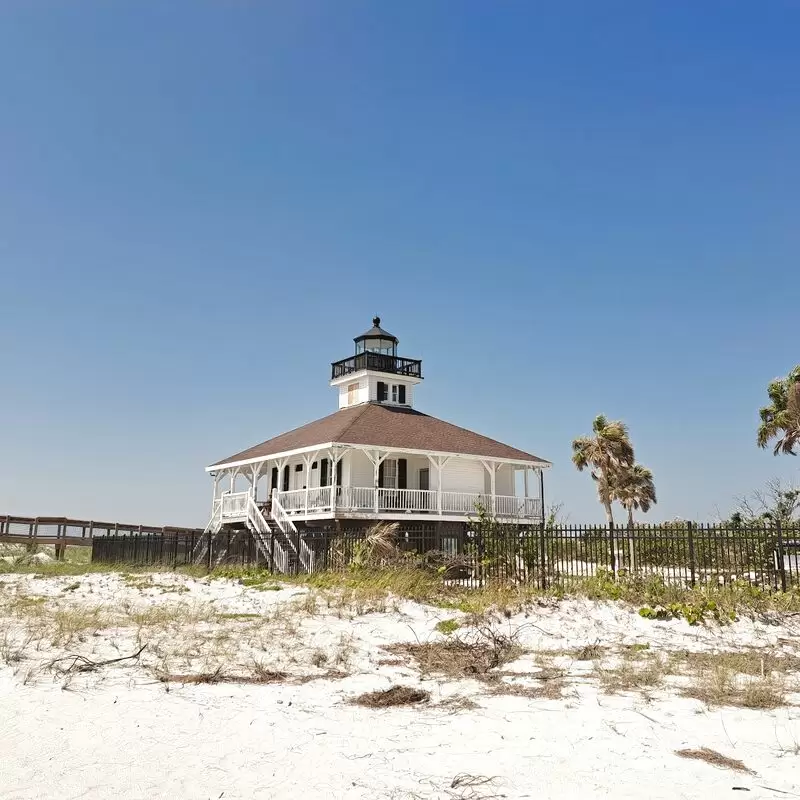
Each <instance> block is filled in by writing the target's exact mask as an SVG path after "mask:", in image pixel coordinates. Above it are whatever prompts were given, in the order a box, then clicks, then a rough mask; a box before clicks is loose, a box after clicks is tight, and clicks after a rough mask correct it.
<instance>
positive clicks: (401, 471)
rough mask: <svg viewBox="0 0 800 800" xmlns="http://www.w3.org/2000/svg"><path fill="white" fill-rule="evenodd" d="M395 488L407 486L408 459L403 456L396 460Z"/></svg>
mask: <svg viewBox="0 0 800 800" xmlns="http://www.w3.org/2000/svg"><path fill="white" fill-rule="evenodd" d="M397 488H398V489H407V488H408V460H407V459H405V458H399V459H398V460H397Z"/></svg>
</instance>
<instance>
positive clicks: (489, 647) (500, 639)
mask: <svg viewBox="0 0 800 800" xmlns="http://www.w3.org/2000/svg"><path fill="white" fill-rule="evenodd" d="M386 649H387V650H389V652H393V653H398V654H402V655H409V656H411V657H412V658H413V659H414V660H415V661H416V662H417V664H418V666H419V669H420V671H421V672H422V673H423V674H437V675H446V676H448V677H451V678H479V679H483V680H485V679H487V677H491V678H494V677H495V676H494V675H491V673H492V671H493V670H496V669H497V668H498V667H502V666H503V664H507V663H509V662H510V661H514V660H515V659H516V658H518V657H519V656H520V655H521V654H522V650H521V648H520V647H519V646H518V645H517V643H516V636H515V635H514V634H513V633H512V634H509V635H506V634H503V633H500V632H498V631H497V630H496V629H495V628H493V627H491V626H489V625H487V626H485V627H483V628H480V629H478V630H475V631H472V632H469V633H465V634H464V635H462V636H460V637H457V636H452V637H450V638H448V639H446V640H444V641H431V642H418V643H416V644H407V643H406V644H396V645H393V646H391V647H388V648H386Z"/></svg>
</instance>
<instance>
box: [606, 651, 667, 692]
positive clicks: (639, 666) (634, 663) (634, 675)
mask: <svg viewBox="0 0 800 800" xmlns="http://www.w3.org/2000/svg"><path fill="white" fill-rule="evenodd" d="M595 671H596V673H597V676H598V677H599V679H600V685H601V686H602V688H603V690H604V691H605V692H606V694H616V693H617V692H630V691H634V690H637V689H639V690H643V689H653V688H656V687H658V686H661V684H662V683H663V682H664V677H665V667H664V664H663V663H662V662H661V660H660V659H659V658H658V656H650V657H648V658H644V659H639V658H636V657H632V656H631V655H630V654H628V653H625V654H623V658H622V660H621V661H620V662H619V663H618V664H616V665H615V666H613V667H602V666H600V665H597V666H596V668H595Z"/></svg>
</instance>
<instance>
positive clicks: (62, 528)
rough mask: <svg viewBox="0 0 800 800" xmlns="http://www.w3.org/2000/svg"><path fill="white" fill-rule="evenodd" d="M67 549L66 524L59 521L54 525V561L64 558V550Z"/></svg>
mask: <svg viewBox="0 0 800 800" xmlns="http://www.w3.org/2000/svg"><path fill="white" fill-rule="evenodd" d="M66 549H67V525H66V523H65V522H64V523H62V522H59V523H58V525H57V526H56V561H63V560H64V551H65V550H66Z"/></svg>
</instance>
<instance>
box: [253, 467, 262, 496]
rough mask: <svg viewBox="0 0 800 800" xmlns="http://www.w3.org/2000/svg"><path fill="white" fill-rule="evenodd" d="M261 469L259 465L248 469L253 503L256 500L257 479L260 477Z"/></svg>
mask: <svg viewBox="0 0 800 800" xmlns="http://www.w3.org/2000/svg"><path fill="white" fill-rule="evenodd" d="M261 467H262V464H261V463H258V464H253V466H252V467H250V483H251V484H252V486H253V502H256V500H258V496H257V494H258V479H259V478H260V477H261Z"/></svg>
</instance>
